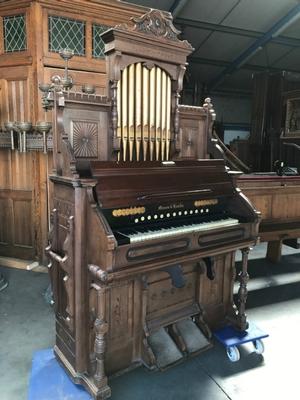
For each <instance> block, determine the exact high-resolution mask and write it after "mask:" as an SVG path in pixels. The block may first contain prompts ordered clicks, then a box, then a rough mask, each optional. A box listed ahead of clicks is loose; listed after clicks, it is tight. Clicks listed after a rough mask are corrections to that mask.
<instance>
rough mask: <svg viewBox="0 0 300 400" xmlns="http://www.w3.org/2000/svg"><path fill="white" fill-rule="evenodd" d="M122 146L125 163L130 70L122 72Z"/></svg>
mask: <svg viewBox="0 0 300 400" xmlns="http://www.w3.org/2000/svg"><path fill="white" fill-rule="evenodd" d="M121 79H122V89H121V90H122V94H121V95H122V131H121V137H122V145H123V161H126V159H127V139H128V120H127V95H128V69H127V68H125V69H124V71H123V72H122V78H121Z"/></svg>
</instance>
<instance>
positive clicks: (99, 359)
mask: <svg viewBox="0 0 300 400" xmlns="http://www.w3.org/2000/svg"><path fill="white" fill-rule="evenodd" d="M95 287H96V285H95ZM96 288H97V318H96V320H95V323H94V326H95V332H96V337H95V344H94V351H95V357H96V371H95V374H94V382H95V385H96V386H97V388H99V389H100V388H103V387H106V390H107V391H110V389H109V387H108V386H107V377H106V374H105V368H104V355H105V349H106V342H105V335H106V333H107V331H108V324H107V322H106V321H105V291H106V288H105V287H103V286H97V287H96Z"/></svg>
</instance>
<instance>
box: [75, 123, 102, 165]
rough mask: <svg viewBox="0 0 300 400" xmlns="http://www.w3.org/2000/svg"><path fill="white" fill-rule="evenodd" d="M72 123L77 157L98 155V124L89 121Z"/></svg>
mask: <svg viewBox="0 0 300 400" xmlns="http://www.w3.org/2000/svg"><path fill="white" fill-rule="evenodd" d="M72 125H73V129H72V132H73V149H74V154H75V157H86V158H94V157H97V156H98V149H97V142H98V124H97V123H95V122H88V121H73V123H72Z"/></svg>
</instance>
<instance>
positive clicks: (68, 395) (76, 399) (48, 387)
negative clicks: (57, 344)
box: [28, 349, 92, 400]
mask: <svg viewBox="0 0 300 400" xmlns="http://www.w3.org/2000/svg"><path fill="white" fill-rule="evenodd" d="M91 399H92V397H91V396H90V395H89V394H88V393H87V392H86V391H85V389H84V388H83V387H82V386H81V385H75V384H74V383H73V382H72V381H71V379H70V378H69V377H68V375H67V374H66V372H65V371H64V369H63V368H62V367H61V366H60V365H59V363H58V361H57V360H56V359H55V356H54V354H53V351H52V349H46V350H40V351H37V352H36V353H34V355H33V360H32V370H31V376H30V381H29V393H28V400H91Z"/></svg>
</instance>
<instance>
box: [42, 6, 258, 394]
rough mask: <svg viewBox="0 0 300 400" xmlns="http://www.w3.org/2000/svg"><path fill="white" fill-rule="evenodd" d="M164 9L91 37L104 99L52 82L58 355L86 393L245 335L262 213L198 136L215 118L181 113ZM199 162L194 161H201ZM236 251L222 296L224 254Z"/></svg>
mask: <svg viewBox="0 0 300 400" xmlns="http://www.w3.org/2000/svg"><path fill="white" fill-rule="evenodd" d="M177 35H178V32H177V30H176V29H175V28H174V26H173V23H172V18H171V15H170V14H169V13H163V12H160V11H158V10H150V11H149V12H147V13H146V14H144V15H143V16H141V17H139V18H133V22H130V23H128V24H121V25H119V26H117V27H115V28H113V29H110V30H108V31H106V32H105V33H103V34H102V39H103V40H104V42H105V54H106V60H107V93H106V95H103V96H101V95H97V94H87V93H78V92H74V91H71V90H69V91H63V87H62V85H61V82H60V80H59V79H58V78H57V77H54V78H53V79H52V85H51V87H50V91H49V94H48V96H47V98H48V99H49V101H50V102H51V106H52V107H53V116H54V122H53V126H54V130H53V134H54V137H53V154H54V169H53V174H52V175H51V176H50V179H51V181H52V183H53V193H54V196H53V205H54V208H53V211H52V217H51V219H52V228H51V232H50V241H49V246H48V247H47V249H46V252H47V254H48V256H49V259H50V264H49V267H50V269H49V271H50V274H51V279H52V286H53V295H54V300H55V311H56V345H55V349H54V351H55V354H56V356H57V358H58V360H59V361H60V362H61V363H62V365H63V366H64V368H65V369H66V370H67V372H68V373H69V374H70V376H71V377H72V378H73V380H74V381H75V382H76V383H82V384H83V385H84V386H85V387H86V388H87V390H88V391H89V392H90V393H91V394H92V395H93V396H94V398H96V399H104V398H107V397H109V396H110V388H109V385H108V380H107V376H110V375H112V374H114V373H116V372H118V371H121V370H126V369H128V368H129V367H132V366H135V365H140V364H144V365H146V366H147V367H149V368H159V369H164V368H166V367H168V366H169V365H172V364H174V363H176V362H178V361H180V360H182V359H184V358H185V357H186V356H188V355H193V354H197V353H198V352H200V351H202V350H204V349H207V348H209V347H210V346H211V329H214V328H217V327H220V326H222V325H225V324H228V323H231V324H234V325H235V326H236V327H237V328H238V329H242V330H243V329H245V328H246V327H247V320H246V314H245V302H246V297H247V280H248V274H247V254H248V251H249V247H250V246H252V245H253V244H255V242H256V238H257V232H258V222H259V215H258V213H257V212H256V211H255V210H254V209H253V207H252V206H251V204H250V203H249V202H248V200H247V199H246V198H245V197H244V196H243V195H242V194H241V192H240V191H238V190H237V189H236V188H235V186H234V184H233V181H232V178H231V176H230V174H229V173H228V172H227V170H226V168H225V165H224V161H223V160H209V159H205V157H206V152H207V151H206V146H205V145H204V144H203V143H202V142H201V137H205V134H204V133H203V132H206V135H207V132H208V130H210V129H211V124H212V118H213V110H212V105H211V104H210V101H209V100H207V101H206V103H205V105H204V107H195V108H193V107H186V106H180V105H179V98H180V91H181V89H182V80H183V75H184V72H185V65H186V57H187V56H188V54H190V52H191V51H192V48H191V46H190V45H189V44H188V43H187V42H186V41H181V40H179V39H178V37H177ZM200 157H201V158H203V159H202V160H199V158H200ZM238 249H241V250H242V254H243V262H242V271H241V273H240V275H239V280H240V289H239V293H238V298H239V302H238V304H237V305H235V304H234V302H233V283H234V279H235V261H234V258H235V257H234V256H235V251H236V250H238Z"/></svg>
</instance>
